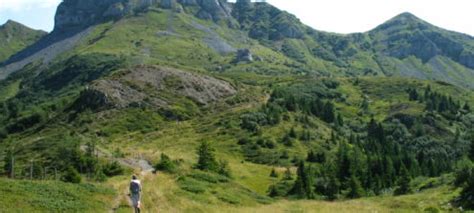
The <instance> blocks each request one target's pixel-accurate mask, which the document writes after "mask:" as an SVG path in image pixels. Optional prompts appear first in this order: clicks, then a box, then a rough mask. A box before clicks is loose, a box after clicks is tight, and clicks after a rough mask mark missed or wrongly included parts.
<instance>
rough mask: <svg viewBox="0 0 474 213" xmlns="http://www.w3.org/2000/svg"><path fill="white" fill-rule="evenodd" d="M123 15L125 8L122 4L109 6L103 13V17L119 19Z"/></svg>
mask: <svg viewBox="0 0 474 213" xmlns="http://www.w3.org/2000/svg"><path fill="white" fill-rule="evenodd" d="M124 13H125V7H124V6H123V4H122V3H116V4H113V5H111V6H110V7H109V8H108V9H107V10H106V11H105V13H104V15H103V16H104V17H111V18H120V17H122V16H123V15H124Z"/></svg>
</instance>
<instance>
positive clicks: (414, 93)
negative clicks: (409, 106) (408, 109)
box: [408, 89, 419, 101]
mask: <svg viewBox="0 0 474 213" xmlns="http://www.w3.org/2000/svg"><path fill="white" fill-rule="evenodd" d="M408 93H409V100H410V101H417V100H418V96H419V95H418V91H416V89H410V90H409V92H408Z"/></svg>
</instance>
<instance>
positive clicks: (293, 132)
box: [288, 127, 298, 138]
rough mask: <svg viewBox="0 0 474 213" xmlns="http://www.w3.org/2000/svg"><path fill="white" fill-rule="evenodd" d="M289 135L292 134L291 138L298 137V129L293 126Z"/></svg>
mask: <svg viewBox="0 0 474 213" xmlns="http://www.w3.org/2000/svg"><path fill="white" fill-rule="evenodd" d="M288 136H290V138H297V137H298V135H297V134H296V130H295V128H294V127H292V128H291V129H290V132H289V133H288Z"/></svg>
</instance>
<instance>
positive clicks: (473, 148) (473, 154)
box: [469, 135, 474, 161]
mask: <svg viewBox="0 0 474 213" xmlns="http://www.w3.org/2000/svg"><path fill="white" fill-rule="evenodd" d="M469 158H470V159H471V160H472V161H474V135H473V136H471V147H470V149H469Z"/></svg>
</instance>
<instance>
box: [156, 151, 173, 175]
mask: <svg viewBox="0 0 474 213" xmlns="http://www.w3.org/2000/svg"><path fill="white" fill-rule="evenodd" d="M155 169H156V170H159V171H163V172H169V173H174V172H176V169H177V165H176V163H175V162H173V161H172V160H171V159H170V157H168V155H166V154H164V153H162V154H161V159H160V162H158V164H156V165H155Z"/></svg>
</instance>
